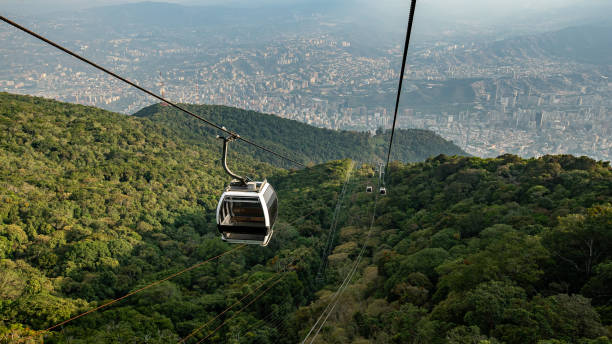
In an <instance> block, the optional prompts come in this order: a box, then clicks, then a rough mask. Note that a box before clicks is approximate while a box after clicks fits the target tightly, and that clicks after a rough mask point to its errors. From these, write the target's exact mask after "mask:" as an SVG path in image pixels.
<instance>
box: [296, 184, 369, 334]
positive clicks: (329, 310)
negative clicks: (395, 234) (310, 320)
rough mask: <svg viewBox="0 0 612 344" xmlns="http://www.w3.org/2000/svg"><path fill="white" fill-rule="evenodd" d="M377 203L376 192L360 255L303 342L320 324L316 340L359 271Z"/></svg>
mask: <svg viewBox="0 0 612 344" xmlns="http://www.w3.org/2000/svg"><path fill="white" fill-rule="evenodd" d="M379 186H380V183H379ZM377 203H378V194H376V196H375V198H374V205H373V207H372V217H371V220H370V225H369V228H368V233H367V235H366V238H365V240H364V241H363V245H362V246H361V250H360V252H359V255H358V256H357V258H356V259H355V262H354V263H353V266H352V267H351V269H350V270H349V272H348V273H347V275H346V277H345V278H344V280H343V281H342V284H340V286H339V287H338V289H337V290H336V292H335V293H334V295H333V296H332V298H331V300H330V302H329V303H328V304H327V307H325V309H324V310H323V312H322V313H321V315H320V316H319V318H317V321H316V322H315V323H314V325H313V326H312V327H311V328H310V331H308V333H307V334H306V337H305V338H304V340H302V342H301V344H304V343H305V342H306V340H308V337H309V336H310V335H311V333H312V331H314V329H315V328H316V327H317V326H319V328H318V330H317V331H316V332H315V334H314V336H313V338H312V340H311V341H310V344H311V343H313V342H314V340H315V338H316V337H317V335H318V334H319V331H321V329H322V328H323V325H325V322H326V321H327V319H328V318H329V316H330V315H331V313H332V312H333V310H334V308H335V307H336V305H337V304H338V301H339V300H340V297H341V296H342V293H343V292H344V290H345V289H346V287H347V286H348V285H349V284H350V283H351V279H352V278H353V276H354V275H355V272H356V271H357V268H358V266H359V263H360V262H361V258H362V257H363V253H364V252H365V249H366V246H367V242H368V239H369V238H370V236H371V234H372V227H373V226H374V219H375V217H376V206H377ZM332 303H333V304H332ZM326 313H327V315H326V316H325V318H324V319H323V321H322V322H321V324H320V325H318V324H319V321H321V319H322V318H323V315H324V314H326Z"/></svg>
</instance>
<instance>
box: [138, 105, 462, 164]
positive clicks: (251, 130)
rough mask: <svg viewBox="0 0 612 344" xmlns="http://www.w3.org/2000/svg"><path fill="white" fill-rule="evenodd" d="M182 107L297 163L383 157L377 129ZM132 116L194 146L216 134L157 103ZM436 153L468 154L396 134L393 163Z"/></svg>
mask: <svg viewBox="0 0 612 344" xmlns="http://www.w3.org/2000/svg"><path fill="white" fill-rule="evenodd" d="M184 106H185V107H186V108H187V109H188V110H190V111H193V112H195V113H196V114H199V115H201V116H204V117H205V118H207V119H209V120H211V121H213V122H216V123H223V124H224V125H226V126H227V127H228V129H230V130H233V131H236V132H237V133H239V134H241V135H244V137H248V138H249V139H252V140H254V141H257V142H258V143H260V144H263V145H265V146H267V147H271V148H273V149H275V150H278V151H279V152H282V153H283V154H289V155H290V156H293V157H295V158H296V159H297V160H298V161H300V162H304V163H309V162H313V163H320V162H323V161H328V160H337V159H343V158H351V159H355V160H358V161H363V162H373V161H376V162H382V161H384V159H386V153H387V150H386V149H387V145H388V140H389V135H390V133H389V131H386V132H381V131H380V130H379V131H378V133H377V134H376V135H373V136H372V135H370V134H368V133H362V132H352V131H335V130H331V129H325V128H317V127H313V126H311V125H308V124H305V123H302V122H299V121H296V120H290V119H285V118H280V117H278V116H275V115H270V114H262V113H259V112H256V111H250V110H242V109H238V108H233V107H228V106H222V105H190V104H186V105H184ZM134 116H136V117H146V118H149V119H151V120H153V121H155V122H159V123H164V124H166V125H168V126H169V127H172V128H174V129H176V130H177V133H178V134H179V135H181V137H183V138H184V139H187V140H189V141H192V142H197V141H199V140H200V139H201V138H202V137H203V136H206V135H214V132H215V130H214V129H211V128H210V127H209V126H207V125H206V124H204V123H201V122H198V121H195V120H192V119H191V118H189V116H188V115H186V114H183V113H180V112H179V111H178V110H175V109H173V108H169V107H165V106H161V105H160V104H155V105H152V106H149V107H146V108H144V109H142V110H140V111H138V112H136V113H134ZM261 124H263V125H261ZM233 149H236V148H233ZM240 149H245V150H247V151H248V152H250V153H251V154H254V155H255V156H257V157H259V158H260V159H263V161H266V162H272V163H276V164H280V163H282V161H280V160H279V159H278V158H276V157H273V156H269V155H267V154H263V153H262V152H259V151H256V150H253V149H250V147H247V146H246V145H241V146H240ZM438 154H446V155H468V154H467V153H465V152H464V151H463V150H461V149H460V148H459V147H457V146H456V145H455V144H453V143H451V142H449V141H446V140H444V139H443V138H441V137H440V136H438V135H437V134H435V133H433V132H431V131H427V130H421V129H397V130H396V132H395V137H394V147H393V151H392V155H391V158H392V160H400V161H404V162H415V161H422V160H425V159H427V158H429V157H432V156H436V155H438ZM282 166H286V165H282Z"/></svg>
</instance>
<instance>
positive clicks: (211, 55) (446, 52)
mask: <svg viewBox="0 0 612 344" xmlns="http://www.w3.org/2000/svg"><path fill="white" fill-rule="evenodd" d="M185 6H187V7H185ZM408 6H409V2H408V1H396V0H384V1H377V2H376V3H375V4H374V3H373V2H371V1H365V0H343V1H331V2H329V1H301V0H299V1H298V0H296V1H258V2H252V1H229V2H227V1H190V0H180V1H178V0H177V1H167V2H164V3H161V2H144V3H143V2H138V1H115V0H105V1H97V2H96V3H95V6H92V4H91V2H87V1H72V0H63V1H55V2H53V4H51V3H50V2H48V1H38V0H31V1H28V0H22V1H16V0H8V1H4V2H3V4H2V5H1V6H0V10H2V12H6V13H8V14H9V15H13V16H15V18H17V19H19V20H22V21H24V22H25V23H27V24H32V25H36V27H39V28H40V29H42V30H43V32H44V33H46V34H48V35H49V36H50V37H52V38H56V39H60V40H61V41H63V42H64V43H66V44H68V45H70V46H71V47H73V48H78V49H79V50H80V52H81V53H83V54H84V55H85V56H88V57H91V58H92V59H94V60H96V61H100V62H101V63H103V64H105V65H106V66H109V67H112V68H114V69H115V70H117V71H120V72H122V73H124V74H125V75H127V76H128V77H130V78H132V79H134V80H137V81H138V82H139V83H141V84H142V85H145V86H147V87H150V88H152V89H155V90H156V91H159V92H162V93H164V95H166V96H168V97H170V98H171V99H174V100H177V101H181V102H186V103H198V104H223V105H230V106H236V107H239V108H245V109H252V110H256V111H261V112H267V113H272V114H275V115H278V116H281V117H285V118H291V119H295V120H299V121H302V122H305V123H308V124H311V125H315V126H319V127H326V128H331V129H337V130H359V131H372V132H373V131H374V130H376V129H377V128H379V127H383V128H388V127H389V126H390V117H391V112H392V105H393V94H394V92H395V90H394V88H395V87H396V84H397V77H398V73H399V71H398V69H399V62H400V59H401V58H400V56H399V55H400V53H401V44H402V42H403V35H404V30H405V26H406V18H407V13H408V9H409V8H408ZM418 6H419V10H418V11H417V15H416V18H415V22H416V25H415V32H414V37H413V39H412V42H411V44H412V45H411V47H410V51H409V57H408V68H407V82H406V84H405V88H404V92H405V96H404V97H403V100H402V104H401V105H402V106H401V108H400V117H399V124H400V126H401V127H404V128H419V129H429V130H432V131H434V132H436V133H438V134H440V135H442V136H443V137H444V138H446V139H448V140H452V141H453V142H455V143H456V144H458V145H459V146H460V147H461V148H463V149H465V150H466V151H467V152H469V153H471V154H474V155H478V156H497V155H499V154H503V153H515V154H519V155H522V156H540V155H543V154H553V153H572V154H577V155H582V154H584V155H589V156H592V157H594V158H596V159H605V160H609V159H611V158H612V140H611V139H610V137H611V136H612V132H611V130H612V129H611V127H610V123H611V122H612V120H611V113H610V108H611V101H610V99H611V97H610V95H611V86H610V83H609V82H608V77H609V76H610V74H612V73H610V70H611V68H612V67H611V65H612V61H611V60H610V54H609V53H610V46H612V42H611V37H610V36H611V35H610V32H611V31H610V27H612V23H611V22H610V19H609V16H608V15H607V14H608V13H610V10H612V5H611V4H610V3H609V2H607V1H593V0H590V1H586V0H583V1H569V0H567V1H553V0H546V1H538V2H534V1H525V0H522V1H495V2H490V1H481V0H478V1H467V2H465V1H455V0H423V1H419V2H418ZM0 38H2V39H3V40H4V41H5V42H7V44H5V46H4V47H0V54H1V55H2V56H4V60H3V62H1V63H0V90H3V91H7V92H16V93H24V94H34V95H40V96H45V97H51V98H55V99H58V100H63V101H69V102H77V103H82V104H88V105H94V106H99V107H102V108H105V109H109V110H113V111H118V112H122V113H126V114H132V113H134V112H135V111H138V110H139V109H141V108H142V107H144V106H147V105H149V104H151V103H152V102H153V100H151V99H150V98H148V97H146V96H144V95H142V94H139V93H138V92H135V91H133V90H131V89H129V88H126V87H125V86H123V85H120V84H118V83H116V82H115V81H112V80H110V79H108V78H107V77H106V76H103V75H100V74H99V73H97V72H94V71H92V70H91V69H89V68H88V67H85V66H83V65H82V64H80V63H78V62H76V61H73V60H71V59H70V58H68V57H66V56H63V55H61V54H59V53H57V52H55V51H52V50H50V49H49V48H48V47H46V46H43V45H41V44H40V43H38V42H35V41H33V40H31V39H30V38H28V37H24V36H23V35H22V34H21V33H18V32H15V31H14V30H13V29H11V28H8V27H6V26H5V27H2V28H0ZM15 52H18V54H16V53H15ZM24 61H26V62H27V63H24Z"/></svg>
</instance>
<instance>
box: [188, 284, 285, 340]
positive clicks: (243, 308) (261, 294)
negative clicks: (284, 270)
mask: <svg viewBox="0 0 612 344" xmlns="http://www.w3.org/2000/svg"><path fill="white" fill-rule="evenodd" d="M284 277H285V275H281V277H280V278H279V279H277V280H276V281H275V282H274V283H272V285H270V286H269V287H268V288H266V289H265V290H264V291H262V292H261V293H259V294H258V295H257V296H255V298H253V300H251V301H250V302H249V303H247V304H246V305H245V306H244V307H242V308H241V309H240V310H238V311H237V312H236V313H234V314H232V316H231V317H229V318H227V319H226V320H225V321H224V322H223V323H221V325H219V326H217V328H215V329H214V330H212V331H211V332H210V333H209V334H208V335H206V337H204V338H202V339H200V340H199V341H198V342H197V343H196V344H200V343H202V342H203V341H205V340H206V339H208V338H210V336H212V335H213V334H214V333H215V332H217V331H218V330H219V329H220V328H221V327H223V326H224V325H225V324H226V323H227V322H228V321H230V320H231V319H233V318H234V317H235V316H236V315H238V314H240V313H241V312H242V311H243V310H245V309H246V308H247V307H249V306H250V305H251V304H252V303H253V302H255V301H257V299H259V298H260V297H262V296H263V295H264V294H265V293H266V292H268V291H269V290H270V289H272V287H274V286H275V285H276V284H278V283H279V282H280V281H281V280H282V279H283V278H284Z"/></svg>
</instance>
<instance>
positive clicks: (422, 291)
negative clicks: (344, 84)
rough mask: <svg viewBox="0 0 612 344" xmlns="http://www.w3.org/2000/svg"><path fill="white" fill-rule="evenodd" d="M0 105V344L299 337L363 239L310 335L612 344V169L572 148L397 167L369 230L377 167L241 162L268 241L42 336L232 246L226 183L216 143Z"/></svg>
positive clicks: (74, 108)
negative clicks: (271, 201)
mask: <svg viewBox="0 0 612 344" xmlns="http://www.w3.org/2000/svg"><path fill="white" fill-rule="evenodd" d="M0 99H1V101H0V132H1V133H2V135H1V136H0V162H1V166H2V169H1V171H0V343H27V342H31V343H42V342H43V339H44V342H45V343H173V342H174V343H176V342H178V341H179V340H180V339H181V338H184V337H185V336H187V335H189V334H190V333H192V331H194V330H195V329H197V328H199V327H201V326H203V325H205V326H204V327H203V328H202V329H201V330H200V331H199V332H197V333H195V334H194V336H193V337H191V338H190V339H189V340H187V343H196V342H198V341H199V340H202V339H204V338H205V337H207V336H208V335H209V334H210V337H208V338H207V339H206V341H204V342H206V343H287V344H288V343H298V342H301V340H302V339H303V338H304V336H305V335H306V334H307V332H308V331H309V329H310V327H311V326H312V324H314V322H315V321H316V319H317V318H318V317H319V315H320V314H321V312H322V311H323V309H324V308H325V307H326V306H327V304H328V302H329V301H330V298H331V295H332V293H333V292H335V291H336V290H337V288H338V286H339V285H340V283H341V282H342V280H343V279H344V276H346V274H347V273H348V271H349V269H350V266H351V264H352V263H353V261H354V260H355V259H356V258H357V255H358V251H359V249H360V247H361V245H362V244H365V245H366V246H365V247H366V250H365V251H364V258H363V260H362V261H361V264H359V267H358V269H357V273H356V275H355V277H354V279H353V280H352V281H351V284H349V285H348V287H347V288H346V290H345V292H344V293H343V294H342V295H341V297H340V301H339V303H338V306H337V307H335V308H334V310H333V312H332V314H331V315H330V317H329V318H328V319H327V322H326V325H325V326H324V327H323V329H322V330H321V332H320V333H319V334H318V336H317V337H316V339H315V341H314V343H361V344H363V343H423V344H425V343H457V344H458V343H539V344H553V343H555V344H559V343H589V344H593V343H598V344H600V343H612V342H611V341H610V340H609V339H606V337H608V338H610V330H611V326H612V306H611V305H610V301H611V298H612V295H611V294H612V293H610V285H612V268H611V266H612V206H611V205H610V203H611V202H612V169H611V168H610V166H609V164H608V163H601V162H595V161H593V160H591V159H588V158H584V157H582V158H576V157H572V156H545V157H542V158H539V159H521V158H519V157H516V156H511V155H506V156H501V157H499V158H497V159H479V158H467V157H447V156H444V155H441V156H438V157H436V158H431V159H428V160H426V161H425V162H420V163H411V164H401V163H396V164H393V165H392V166H391V170H390V174H389V179H388V180H387V188H388V191H389V192H388V195H387V196H385V197H382V196H381V197H379V198H378V200H377V201H376V208H375V213H374V215H375V216H374V225H373V227H371V230H372V232H371V233H370V236H368V230H369V228H370V219H371V218H372V215H373V213H372V211H373V206H374V203H375V197H376V196H375V194H368V193H365V192H364V189H365V186H366V185H368V184H369V185H374V186H376V185H377V180H376V179H375V178H374V179H373V178H372V177H370V176H371V175H372V172H373V170H372V166H370V165H363V166H361V165H356V166H355V167H354V168H351V167H352V166H353V165H354V163H353V162H352V161H350V160H336V161H331V162H327V163H325V164H321V165H316V166H313V167H309V168H306V169H302V170H296V171H285V170H281V169H277V168H274V167H272V166H270V165H267V164H262V163H257V162H255V161H253V160H252V159H250V158H248V157H247V156H244V155H236V157H237V159H234V160H233V161H234V162H235V163H234V165H235V167H236V169H237V170H242V171H244V170H246V171H249V173H250V174H251V175H254V176H257V175H259V176H261V175H265V176H267V177H268V179H269V180H270V181H271V183H272V184H273V185H274V186H275V188H276V189H277V191H278V195H279V200H280V214H279V215H280V217H279V220H278V222H277V225H276V227H275V235H274V238H273V239H272V242H271V243H270V245H269V246H268V247H266V248H262V247H255V246H249V247H245V248H241V249H238V250H236V251H234V252H232V253H229V254H227V255H224V256H222V257H221V258H220V259H218V260H213V261H211V262H209V263H206V264H203V265H202V266H199V267H197V268H195V269H193V270H191V271H189V272H186V273H184V274H181V275H180V276H177V277H175V278H172V279H170V280H167V281H165V282H163V283H160V284H158V285H156V286H154V287H152V288H149V289H146V290H145V291H143V292H140V293H138V294H135V295H133V296H131V297H129V298H126V299H124V300H122V301H119V302H117V303H116V304H114V305H112V306H110V307H107V308H105V309H102V310H99V311H97V312H93V313H91V314H88V315H86V316H84V317H82V318H79V319H77V320H74V321H72V322H70V323H68V324H66V325H63V326H61V327H59V328H56V329H54V330H53V331H51V332H50V333H44V334H43V333H39V332H34V330H41V329H45V328H48V327H50V326H52V325H54V324H57V323H59V322H61V321H63V320H65V319H68V318H70V317H71V316H74V315H77V314H79V313H81V312H84V311H87V310H90V309H92V308H94V307H96V306H98V305H100V304H103V303H104V302H105V301H108V300H110V299H113V298H117V297H120V296H123V295H125V294H127V293H129V292H130V291H134V290H137V289H139V288H140V287H142V286H145V285H147V284H149V283H151V282H153V281H156V280H159V279H161V278H164V277H166V276H169V275H171V274H173V273H176V272H178V271H180V270H182V269H184V268H186V267H189V266H192V265H194V264H196V263H199V262H202V261H205V260H207V259H209V258H211V257H214V256H216V255H219V254H221V253H223V252H226V251H228V250H230V249H231V248H236V247H237V246H235V245H234V246H232V245H228V244H224V243H223V242H222V241H221V240H220V239H219V236H218V234H217V233H216V229H215V226H214V224H213V223H214V219H213V217H214V213H213V209H214V207H215V205H216V200H217V197H218V196H219V195H220V193H221V191H222V188H223V185H224V184H225V183H226V182H227V179H228V178H227V177H226V176H225V175H224V174H223V172H222V171H221V168H220V164H219V161H218V159H219V151H220V147H219V142H216V140H215V139H213V138H210V139H204V138H203V139H202V142H201V143H200V144H198V145H192V144H191V142H192V141H190V139H188V138H181V137H176V136H175V135H176V131H177V129H176V128H169V127H167V126H165V125H163V124H161V123H159V122H156V121H152V120H150V119H146V118H137V117H127V116H122V115H118V114H112V113H108V112H105V111H102V110H97V109H93V108H89V107H84V106H78V105H67V104H61V103H57V102H53V101H49V100H43V99H40V98H30V97H21V96H10V95H6V94H5V95H0ZM194 139H195V138H194ZM206 140H208V141H206ZM347 176H350V178H348V179H347ZM345 181H347V182H346V184H345ZM343 186H346V192H345V196H344V198H340V195H341V190H342V189H343ZM337 204H339V205H340V207H339V208H338V213H337V214H338V216H337V219H336V222H337V226H336V227H337V231H335V232H334V235H333V236H332V239H333V241H332V243H333V245H332V247H331V250H330V252H329V254H324V253H323V252H324V250H325V247H326V244H327V240H328V235H329V234H330V228H332V227H333V226H332V223H333V222H334V220H333V214H334V210H335V209H336V205H337ZM366 238H367V240H366ZM324 262H326V263H325V264H326V266H327V269H325V270H323V272H322V273H321V274H320V275H317V273H318V272H319V271H320V267H321V266H322V264H324ZM277 278H280V279H278V280H277ZM276 281H278V282H277V283H276V284H273V282H276ZM268 288H269V289H268ZM264 290H265V291H266V293H265V294H261V296H260V297H257V298H256V296H257V295H259V293H260V292H262V291H264ZM251 293H253V294H251ZM234 304H237V305H238V306H235V307H234V308H232V309H231V310H229V311H227V312H225V313H223V314H221V315H220V316H219V314H220V313H222V312H223V311H224V310H226V309H227V308H228V307H230V306H232V305H234ZM243 307H244V310H242V311H240V309H242V308H243ZM217 316H219V318H215V317H217ZM223 321H227V322H226V323H225V324H223ZM217 328H218V330H217V331H213V330H214V329H217Z"/></svg>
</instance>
